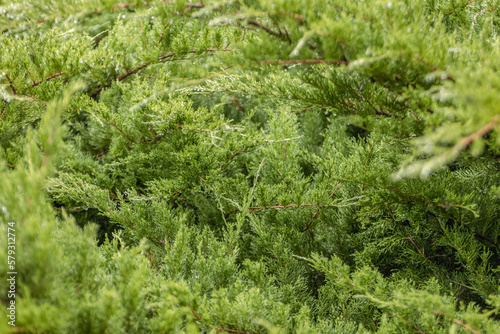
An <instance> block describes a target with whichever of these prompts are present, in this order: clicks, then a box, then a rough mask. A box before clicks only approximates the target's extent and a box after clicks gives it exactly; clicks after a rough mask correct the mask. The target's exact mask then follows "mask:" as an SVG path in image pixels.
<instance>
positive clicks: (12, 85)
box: [5, 74, 17, 95]
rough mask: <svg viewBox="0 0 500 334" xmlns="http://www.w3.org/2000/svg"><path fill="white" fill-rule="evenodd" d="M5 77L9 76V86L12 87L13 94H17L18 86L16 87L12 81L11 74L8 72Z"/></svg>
mask: <svg viewBox="0 0 500 334" xmlns="http://www.w3.org/2000/svg"><path fill="white" fill-rule="evenodd" d="M5 77H6V78H7V81H9V87H10V89H12V94H14V95H17V91H16V87H14V84H13V83H12V80H11V79H10V77H9V75H8V74H6V75H5Z"/></svg>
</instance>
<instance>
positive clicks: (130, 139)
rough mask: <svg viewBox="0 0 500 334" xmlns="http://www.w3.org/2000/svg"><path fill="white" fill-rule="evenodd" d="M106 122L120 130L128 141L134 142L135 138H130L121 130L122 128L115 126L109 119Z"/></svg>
mask: <svg viewBox="0 0 500 334" xmlns="http://www.w3.org/2000/svg"><path fill="white" fill-rule="evenodd" d="M108 124H109V125H111V126H113V127H114V128H115V129H116V130H118V131H120V133H121V134H122V135H123V137H125V138H127V139H128V140H129V141H130V142H132V143H135V140H133V139H132V138H130V137H129V136H128V135H127V134H126V133H125V132H123V130H122V129H120V128H119V127H118V126H116V124H114V123H113V122H111V121H108Z"/></svg>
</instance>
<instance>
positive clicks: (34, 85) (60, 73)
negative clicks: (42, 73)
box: [31, 72, 66, 87]
mask: <svg viewBox="0 0 500 334" xmlns="http://www.w3.org/2000/svg"><path fill="white" fill-rule="evenodd" d="M63 74H66V72H58V73H56V74H52V75H51V76H49V77H47V78H45V79H42V80H40V81H37V82H34V83H33V84H32V85H31V87H36V86H38V85H39V84H41V83H42V82H44V81H49V80H52V79H54V78H57V77H58V76H61V75H63Z"/></svg>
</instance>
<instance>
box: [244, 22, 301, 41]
mask: <svg viewBox="0 0 500 334" xmlns="http://www.w3.org/2000/svg"><path fill="white" fill-rule="evenodd" d="M247 23H248V24H249V25H252V26H255V27H257V28H262V29H263V30H265V31H266V32H267V33H268V34H270V35H273V36H276V37H279V38H281V39H284V40H287V41H288V42H289V43H290V44H292V39H291V38H290V36H289V35H288V33H286V34H284V33H283V32H281V31H280V32H276V31H274V30H272V29H271V28H269V27H268V26H265V25H263V24H262V23H260V22H257V21H252V20H248V21H247Z"/></svg>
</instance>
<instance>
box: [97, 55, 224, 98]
mask: <svg viewBox="0 0 500 334" xmlns="http://www.w3.org/2000/svg"><path fill="white" fill-rule="evenodd" d="M216 51H226V52H227V51H233V50H232V49H215V48H210V49H205V50H202V51H197V50H191V51H188V52H187V53H201V52H216ZM174 55H175V52H170V53H167V54H165V55H162V56H159V57H158V58H157V62H165V61H172V60H170V59H169V58H172V57H173V56H174ZM189 59H192V58H180V59H175V60H189ZM157 62H154V61H149V62H146V63H144V64H142V65H139V66H137V67H136V68H134V69H131V70H129V71H128V72H126V73H124V74H122V75H120V76H119V77H118V78H117V79H116V80H117V81H123V80H125V79H126V78H128V77H129V76H131V75H133V74H136V73H137V72H139V71H140V70H142V69H144V68H146V67H148V66H149V65H153V64H157ZM111 84H112V82H111V83H107V84H105V85H102V86H100V87H99V88H97V89H96V90H95V91H94V92H93V93H91V94H90V96H91V97H95V96H97V95H99V94H100V93H101V91H102V90H103V89H104V88H106V87H109V86H110V85H111Z"/></svg>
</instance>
